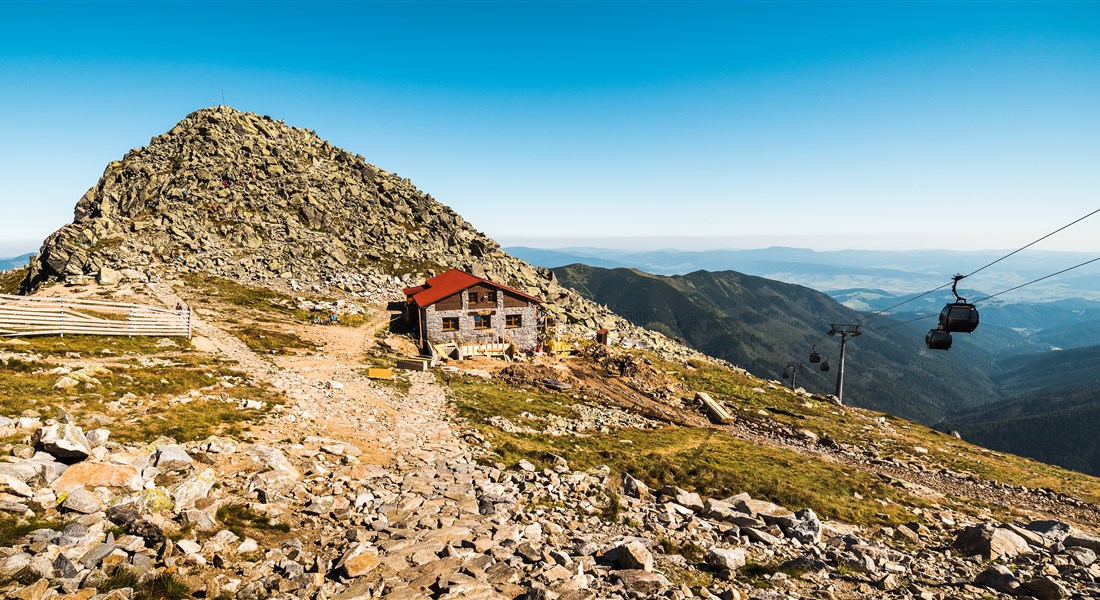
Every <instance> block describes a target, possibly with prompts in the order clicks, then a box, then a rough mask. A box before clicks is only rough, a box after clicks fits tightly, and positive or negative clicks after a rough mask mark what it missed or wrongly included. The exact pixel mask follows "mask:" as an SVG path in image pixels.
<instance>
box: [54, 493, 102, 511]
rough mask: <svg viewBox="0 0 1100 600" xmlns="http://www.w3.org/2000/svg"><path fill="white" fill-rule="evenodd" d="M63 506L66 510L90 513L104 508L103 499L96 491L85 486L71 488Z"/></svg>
mask: <svg viewBox="0 0 1100 600" xmlns="http://www.w3.org/2000/svg"><path fill="white" fill-rule="evenodd" d="M61 507H62V508H64V509H65V510H70V511H73V512H78V513H83V514H86V515H88V514H92V513H96V512H99V511H100V510H102V509H103V501H102V500H101V499H100V498H99V495H97V494H96V493H95V492H92V491H89V490H86V489H84V488H75V489H72V490H69V492H68V496H66V498H65V500H64V501H63V502H62V503H61Z"/></svg>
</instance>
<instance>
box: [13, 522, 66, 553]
mask: <svg viewBox="0 0 1100 600" xmlns="http://www.w3.org/2000/svg"><path fill="white" fill-rule="evenodd" d="M64 527H65V523H64V522H62V521H56V520H51V519H42V518H39V517H34V518H31V519H24V518H20V517H13V516H10V515H0V547H5V548H6V547H10V546H13V545H14V544H15V542H16V541H17V540H19V539H20V538H22V537H23V536H25V535H27V534H28V533H30V532H32V531H34V530H36V529H53V530H54V531H60V530H61V529H63V528H64Z"/></svg>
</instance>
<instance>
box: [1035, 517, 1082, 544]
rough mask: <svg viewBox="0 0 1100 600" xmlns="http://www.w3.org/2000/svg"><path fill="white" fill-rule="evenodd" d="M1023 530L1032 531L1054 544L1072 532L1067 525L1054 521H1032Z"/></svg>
mask: <svg viewBox="0 0 1100 600" xmlns="http://www.w3.org/2000/svg"><path fill="white" fill-rule="evenodd" d="M1024 529H1027V530H1028V531H1034V532H1035V533H1038V534H1039V535H1042V536H1043V537H1045V538H1047V539H1049V540H1053V541H1055V542H1060V541H1062V540H1064V539H1066V536H1067V535H1069V534H1070V532H1071V531H1072V530H1073V528H1072V527H1071V526H1070V524H1069V523H1065V522H1063V521H1054V520H1044V521H1032V522H1030V523H1028V524H1027V525H1025V526H1024Z"/></svg>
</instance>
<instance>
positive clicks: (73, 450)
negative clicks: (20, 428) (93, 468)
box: [35, 423, 92, 462]
mask: <svg viewBox="0 0 1100 600" xmlns="http://www.w3.org/2000/svg"><path fill="white" fill-rule="evenodd" d="M35 446H37V447H38V449H39V450H42V451H43V452H46V453H47V454H49V455H51V456H53V457H54V458H56V459H57V460H60V461H62V462H78V461H81V460H84V459H85V458H88V457H89V456H90V455H91V454H92V447H91V446H90V445H89V444H88V440H87V438H85V437H84V431H83V430H81V429H80V428H79V427H77V426H76V425H68V424H65V423H58V424H55V425H47V426H45V427H42V428H40V429H39V430H38V435H37V440H36V441H35Z"/></svg>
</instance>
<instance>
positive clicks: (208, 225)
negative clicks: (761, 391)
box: [24, 106, 682, 351]
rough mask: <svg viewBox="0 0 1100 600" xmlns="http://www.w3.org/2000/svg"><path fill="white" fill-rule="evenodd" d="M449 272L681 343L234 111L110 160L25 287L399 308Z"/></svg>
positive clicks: (355, 161) (287, 132)
mask: <svg viewBox="0 0 1100 600" xmlns="http://www.w3.org/2000/svg"><path fill="white" fill-rule="evenodd" d="M448 268H459V269H462V270H465V271H468V272H471V273H473V274H474V275H477V276H479V277H485V278H488V279H492V280H494V281H500V282H502V283H504V284H506V285H510V286H512V287H515V288H517V289H520V290H523V291H526V292H528V293H530V294H533V295H535V296H538V297H540V298H542V299H543V300H544V301H546V304H545V305H544V308H545V310H547V311H548V312H550V313H551V314H553V315H556V316H558V317H559V318H560V319H561V320H562V321H563V322H568V323H573V324H576V325H580V326H583V327H586V328H588V329H592V330H595V329H598V328H601V327H607V328H609V329H614V330H616V331H618V332H620V333H622V334H623V335H624V336H626V337H629V338H631V339H637V340H638V341H639V343H641V344H643V345H647V346H653V345H656V346H666V347H668V348H669V349H673V346H670V345H668V344H667V340H664V339H663V338H662V336H658V335H655V334H653V333H651V332H648V331H646V330H643V329H638V328H635V327H632V326H631V325H630V324H629V323H628V322H627V321H626V320H624V319H621V318H619V317H617V316H616V315H614V314H613V313H611V312H610V311H608V310H606V309H605V308H601V307H599V306H598V305H596V304H593V303H591V302H588V301H586V300H584V299H583V298H581V297H580V296H579V295H578V294H576V293H575V292H573V291H572V290H568V289H566V288H563V287H562V286H560V285H558V284H557V282H556V281H555V278H554V275H553V273H551V272H550V271H549V270H547V269H543V268H539V267H534V266H532V265H529V264H528V263H526V262H524V261H522V260H520V259H517V258H515V257H513V256H511V255H509V254H507V253H506V252H504V251H502V250H501V249H500V246H499V244H497V243H496V242H495V241H494V240H492V239H491V238H489V237H487V236H485V235H484V234H482V233H481V232H479V231H477V230H476V229H475V228H474V227H473V226H472V225H470V224H469V223H467V222H466V221H465V220H464V219H463V218H462V217H461V216H459V215H458V214H457V213H455V211H453V210H452V209H450V208H449V207H447V206H445V205H444V204H442V203H440V202H438V201H436V200H435V199H434V198H432V196H431V195H429V194H426V193H424V192H422V191H421V190H419V189H417V188H416V186H414V185H413V183H412V182H411V181H409V180H408V179H405V178H402V177H399V176H398V175H396V174H394V173H390V172H387V171H385V170H384V169H381V168H379V167H376V166H374V165H372V164H368V163H367V162H366V160H365V159H364V158H363V157H362V156H359V155H356V154H352V153H350V152H348V151H346V150H342V149H340V148H337V147H335V146H333V145H332V144H330V143H328V142H326V141H325V140H322V139H321V138H320V137H318V136H317V134H316V132H314V131H312V130H309V129H302V128H298V127H292V126H289V125H287V124H285V123H284V122H282V121H280V120H275V119H273V118H271V117H269V116H261V115H256V114H253V113H246V112H241V111H238V110H235V109H233V108H230V107H228V106H218V107H214V108H205V109H201V110H197V111H195V112H193V113H191V114H190V115H188V116H187V117H186V118H184V119H183V120H182V121H180V122H179V123H178V124H176V126H175V127H173V128H172V129H171V130H170V131H168V132H167V133H165V134H163V135H160V136H157V137H154V138H153V139H152V140H150V142H149V144H148V145H147V146H145V147H143V148H138V149H134V150H131V151H130V152H129V153H127V154H126V156H124V157H123V158H122V160H119V161H114V162H111V163H110V164H109V165H107V168H106V170H104V173H103V176H102V177H101V178H100V179H99V181H98V182H97V183H96V185H95V186H93V187H92V188H91V189H89V190H88V191H87V192H86V193H85V194H84V196H83V197H81V198H80V200H79V202H77V204H76V209H75V211H74V219H73V222H72V223H70V224H68V225H65V226H64V227H62V228H61V229H59V230H58V231H56V232H55V233H53V234H52V235H50V236H49V237H48V238H47V239H46V241H45V242H44V243H43V245H42V248H41V250H40V251H39V254H38V256H37V257H35V258H33V259H32V261H31V270H30V272H29V274H28V276H27V278H26V280H25V282H24V288H25V289H26V290H31V289H34V287H36V286H37V285H39V284H41V283H42V282H45V281H50V280H57V279H62V278H66V277H81V276H95V277H97V278H98V279H99V280H100V282H101V283H103V282H107V283H115V282H117V281H119V280H120V279H121V278H123V277H126V276H129V277H130V278H137V277H144V278H148V277H153V278H156V277H159V276H160V275H162V274H166V273H187V272H192V273H194V272H198V273H205V274H210V275H216V276H220V277H224V278H227V279H232V280H234V281H242V282H251V283H254V284H259V285H265V286H268V287H277V288H284V289H290V288H298V287H299V286H301V287H313V288H314V289H320V288H322V287H337V288H340V289H342V290H344V291H347V292H352V293H356V294H358V295H360V296H362V297H366V298H372V299H386V298H389V299H391V300H392V299H396V298H399V297H400V295H399V290H400V288H401V287H403V286H406V285H413V284H415V283H420V282H422V281H423V280H424V279H425V278H426V277H427V276H430V275H432V274H437V273H440V272H442V271H445V270H446V269H448ZM675 350H677V351H679V350H682V349H680V348H675Z"/></svg>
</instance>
